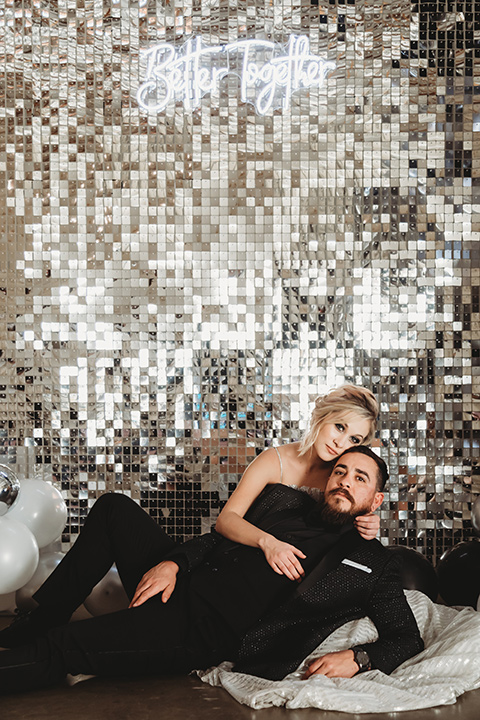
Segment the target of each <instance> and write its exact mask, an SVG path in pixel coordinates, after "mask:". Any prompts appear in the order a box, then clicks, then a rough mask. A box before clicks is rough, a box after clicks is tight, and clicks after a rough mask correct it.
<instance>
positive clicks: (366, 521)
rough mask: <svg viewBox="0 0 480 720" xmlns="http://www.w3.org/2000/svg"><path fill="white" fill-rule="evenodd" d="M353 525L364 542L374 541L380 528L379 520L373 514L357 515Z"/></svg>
mask: <svg viewBox="0 0 480 720" xmlns="http://www.w3.org/2000/svg"><path fill="white" fill-rule="evenodd" d="M354 524H355V527H356V528H357V530H358V532H359V533H360V535H361V536H362V538H363V539H364V540H374V539H375V538H376V537H377V533H378V530H379V528H380V518H379V517H378V515H375V514H374V513H368V515H359V516H358V517H356V518H355V521H354Z"/></svg>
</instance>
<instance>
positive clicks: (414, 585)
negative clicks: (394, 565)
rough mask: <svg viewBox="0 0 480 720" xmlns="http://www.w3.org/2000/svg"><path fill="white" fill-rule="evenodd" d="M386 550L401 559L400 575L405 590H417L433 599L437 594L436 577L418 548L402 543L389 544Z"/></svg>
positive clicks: (430, 565)
mask: <svg viewBox="0 0 480 720" xmlns="http://www.w3.org/2000/svg"><path fill="white" fill-rule="evenodd" d="M388 550H390V551H391V552H394V553H396V554H397V555H399V556H400V557H401V559H402V565H401V576H402V585H403V587H404V588H405V590H419V591H420V592H422V593H424V595H428V597H429V598H430V599H431V600H433V601H435V600H436V599H437V596H438V579H437V574H436V572H435V568H434V567H433V565H432V563H431V562H429V561H428V560H427V558H426V557H424V556H423V555H422V554H421V553H419V552H418V550H413V549H412V548H407V547H404V546H403V545H389V546H388Z"/></svg>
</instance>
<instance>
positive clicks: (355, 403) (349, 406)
mask: <svg viewBox="0 0 480 720" xmlns="http://www.w3.org/2000/svg"><path fill="white" fill-rule="evenodd" d="M350 413H355V414H356V415H358V416H359V417H361V418H365V420H370V431H369V433H368V435H367V437H366V438H365V439H364V440H363V442H362V443H361V444H362V445H368V444H369V443H370V442H371V441H372V440H373V438H374V436H375V430H376V429H377V417H378V403H377V401H376V399H375V395H374V394H373V393H372V391H371V390H367V388H364V387H360V386H359V385H342V386H341V387H339V388H336V389H335V390H332V391H331V392H329V393H328V394H327V395H321V396H320V397H317V399H316V400H315V408H314V410H313V412H312V416H311V418H310V425H309V428H308V430H307V432H306V433H305V435H304V436H303V438H302V439H301V441H300V450H299V454H300V455H305V453H306V452H308V451H309V450H310V448H311V447H312V445H313V444H314V442H315V440H316V439H317V435H318V432H319V430H321V428H322V427H323V426H324V425H325V424H326V423H333V422H341V421H342V420H344V419H345V417H346V416H347V415H349V414H350Z"/></svg>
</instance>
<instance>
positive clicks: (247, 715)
mask: <svg viewBox="0 0 480 720" xmlns="http://www.w3.org/2000/svg"><path fill="white" fill-rule="evenodd" d="M7 624H8V620H7V619H5V618H0V627H4V626H5V625H7ZM0 718H1V720H85V719H88V720H124V719H130V718H132V719H134V720H156V719H158V718H168V720H185V719H186V718H194V719H195V720H217V719H218V720H220V718H222V719H223V718H228V720H347V718H348V720H352V719H355V720H387V719H388V720H480V690H475V691H473V692H469V693H465V695H463V696H462V697H460V698H459V700H458V701H457V702H456V703H455V704H454V705H447V706H443V707H438V708H431V709H427V710H417V711H415V712H404V713H379V714H368V715H357V714H355V715H352V714H350V713H348V714H347V713H341V712H330V711H324V710H316V709H305V710H285V709H284V708H268V709H265V710H251V709H250V708H248V707H246V706H245V705H240V704H239V703H237V702H236V701H235V700H233V698H231V697H230V695H228V693H227V692H226V691H225V690H221V689H219V688H212V687H209V686H207V685H204V684H203V683H202V682H201V681H200V680H198V678H195V677H183V676H174V677H159V678H152V677H149V678H140V679H138V678H135V679H124V678H115V679H112V678H108V679H105V678H102V679H100V678H94V679H92V680H88V681H86V682H83V683H79V684H78V685H75V686H74V687H67V686H64V685H62V686H59V687H56V688H53V689H49V690H42V691H37V692H33V693H25V694H16V695H9V696H2V697H0Z"/></svg>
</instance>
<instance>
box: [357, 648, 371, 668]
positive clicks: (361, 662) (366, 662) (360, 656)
mask: <svg viewBox="0 0 480 720" xmlns="http://www.w3.org/2000/svg"><path fill="white" fill-rule="evenodd" d="M355 662H356V663H357V665H358V666H359V668H360V670H366V669H367V668H368V667H369V666H370V658H369V657H368V654H367V653H366V652H365V650H355Z"/></svg>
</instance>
